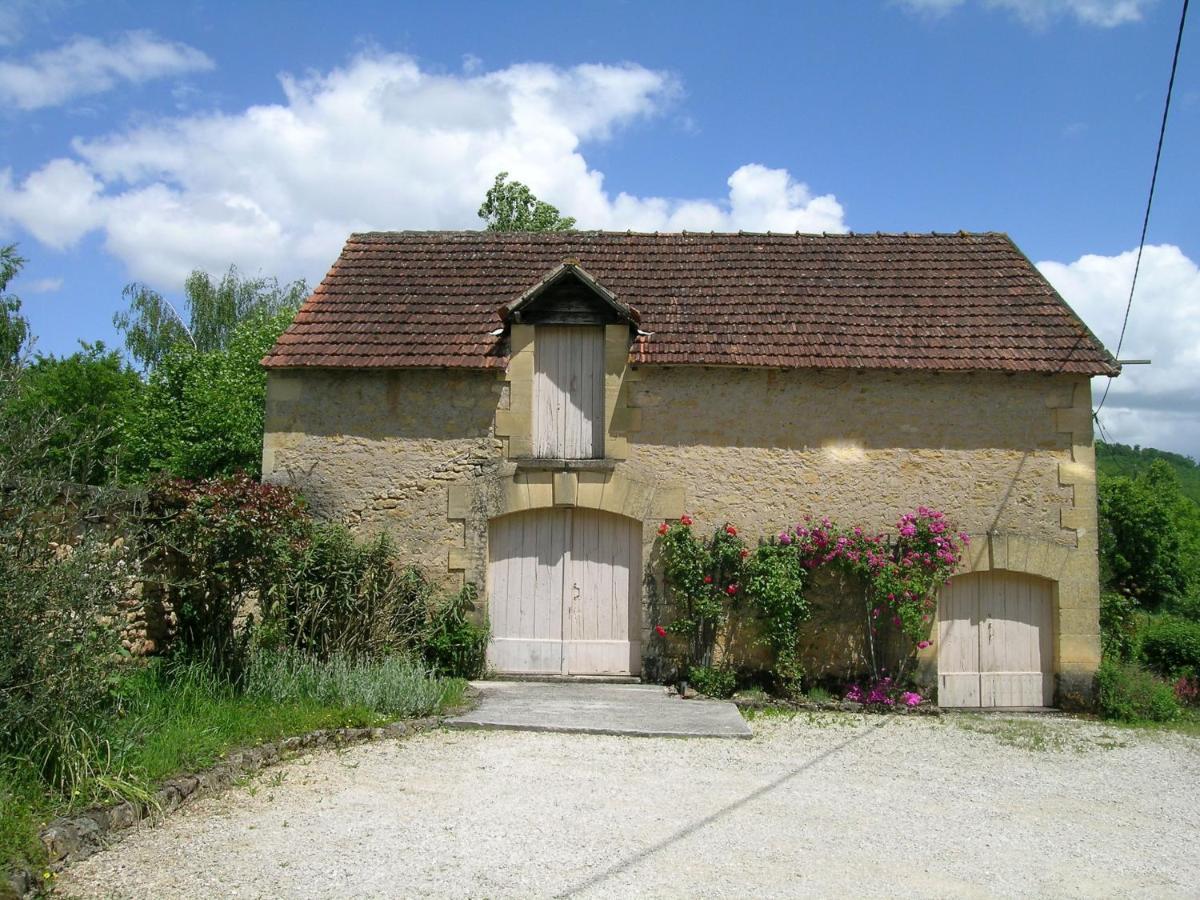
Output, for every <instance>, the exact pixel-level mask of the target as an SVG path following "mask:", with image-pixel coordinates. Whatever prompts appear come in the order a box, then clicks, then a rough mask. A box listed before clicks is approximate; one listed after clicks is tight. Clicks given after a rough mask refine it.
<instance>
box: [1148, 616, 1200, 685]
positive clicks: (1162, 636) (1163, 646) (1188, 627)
mask: <svg viewBox="0 0 1200 900" xmlns="http://www.w3.org/2000/svg"><path fill="white" fill-rule="evenodd" d="M1141 645H1142V659H1143V660H1144V661H1145V663H1146V665H1147V666H1148V667H1149V668H1150V669H1152V670H1153V671H1155V672H1157V673H1158V674H1159V675H1162V676H1164V677H1167V678H1175V677H1178V676H1181V675H1190V674H1194V673H1200V622H1192V621H1189V620H1188V619H1181V618H1179V617H1178V616H1169V615H1165V616H1155V617H1153V618H1151V619H1150V620H1149V621H1148V622H1147V623H1146V625H1145V627H1144V628H1143V629H1142V634H1141Z"/></svg>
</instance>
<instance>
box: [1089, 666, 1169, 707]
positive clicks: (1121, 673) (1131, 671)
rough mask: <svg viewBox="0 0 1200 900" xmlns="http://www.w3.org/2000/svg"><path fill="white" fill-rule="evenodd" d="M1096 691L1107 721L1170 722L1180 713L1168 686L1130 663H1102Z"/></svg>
mask: <svg viewBox="0 0 1200 900" xmlns="http://www.w3.org/2000/svg"><path fill="white" fill-rule="evenodd" d="M1096 687H1097V701H1098V704H1099V708H1100V713H1101V714H1102V715H1103V716H1104V717H1105V718H1106V719H1116V720H1118V721H1122V722H1141V721H1149V722H1169V721H1171V720H1173V719H1176V718H1178V716H1179V713H1180V709H1179V701H1178V699H1177V698H1176V697H1175V691H1174V690H1173V689H1172V687H1171V685H1169V684H1167V683H1166V682H1164V681H1162V680H1161V679H1159V678H1156V677H1155V676H1154V675H1153V674H1152V673H1150V672H1147V671H1145V670H1144V669H1141V668H1139V667H1138V666H1136V665H1134V664H1132V663H1122V662H1118V661H1117V660H1114V659H1105V660H1104V661H1103V662H1102V663H1101V664H1100V669H1099V671H1098V672H1097V673H1096Z"/></svg>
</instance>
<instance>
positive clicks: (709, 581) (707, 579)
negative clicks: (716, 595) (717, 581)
mask: <svg viewBox="0 0 1200 900" xmlns="http://www.w3.org/2000/svg"><path fill="white" fill-rule="evenodd" d="M704 583H705V584H712V576H711V575H705V576H704Z"/></svg>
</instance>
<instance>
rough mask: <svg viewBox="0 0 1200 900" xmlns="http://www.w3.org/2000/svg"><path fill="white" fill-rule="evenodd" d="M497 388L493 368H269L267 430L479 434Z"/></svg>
mask: <svg viewBox="0 0 1200 900" xmlns="http://www.w3.org/2000/svg"><path fill="white" fill-rule="evenodd" d="M500 391H501V383H500V381H499V380H498V379H497V376H496V372H494V371H478V372H476V371H469V370H450V369H406V370H402V371H388V372H371V371H345V372H343V371H328V370H324V371H313V372H303V373H294V372H272V373H271V374H270V377H269V382H268V389H267V422H266V430H267V431H268V432H282V433H286V432H302V433H304V434H308V435H318V436H347V437H361V438H366V439H369V440H387V439H389V438H391V439H407V440H421V439H431V440H470V439H483V438H487V437H488V435H489V434H490V432H491V427H492V422H493V419H494V418H495V414H496V407H497V405H498V403H499V400H500Z"/></svg>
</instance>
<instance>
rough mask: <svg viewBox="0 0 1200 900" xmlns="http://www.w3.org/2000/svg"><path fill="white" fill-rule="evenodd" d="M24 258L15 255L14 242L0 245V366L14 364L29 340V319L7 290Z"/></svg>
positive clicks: (17, 301)
mask: <svg viewBox="0 0 1200 900" xmlns="http://www.w3.org/2000/svg"><path fill="white" fill-rule="evenodd" d="M24 265H25V260H24V259H22V258H21V257H20V256H18V255H17V247H16V245H15V244H9V245H8V246H7V247H0V366H14V365H16V364H17V362H18V361H19V360H20V358H21V351H22V350H23V349H24V348H25V342H26V341H27V340H29V321H28V320H27V319H26V318H25V317H24V316H22V315H21V300H20V298H18V297H15V296H13V295H12V294H9V293H6V292H7V291H8V283H9V282H10V281H12V280H13V279H14V278H16V276H17V273H18V272H20V271H21V267H22V266H24Z"/></svg>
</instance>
